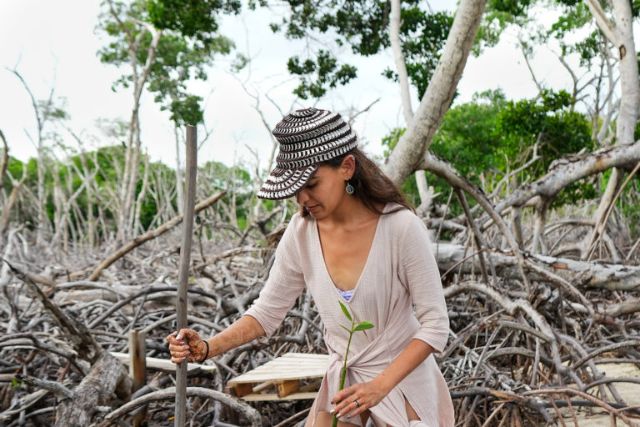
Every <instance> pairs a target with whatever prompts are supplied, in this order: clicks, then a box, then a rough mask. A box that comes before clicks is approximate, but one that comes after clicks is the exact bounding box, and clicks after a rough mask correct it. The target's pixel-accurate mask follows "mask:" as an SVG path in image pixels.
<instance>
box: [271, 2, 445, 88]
mask: <svg viewBox="0 0 640 427" xmlns="http://www.w3.org/2000/svg"><path fill="white" fill-rule="evenodd" d="M286 3H287V4H288V5H289V10H290V14H289V16H288V17H286V18H284V19H283V20H282V21H281V22H280V23H272V24H271V29H272V30H273V31H274V32H277V31H283V32H284V34H285V36H286V37H288V38H291V39H301V38H305V37H309V36H311V35H314V34H318V33H320V34H322V35H323V38H324V39H327V38H331V39H333V41H334V42H335V44H336V45H337V46H349V47H351V50H352V51H353V53H355V54H356V55H362V56H371V55H375V54H377V53H379V52H381V51H382V50H384V49H386V48H388V47H389V46H390V40H389V13H390V4H389V2H388V1H381V0H340V1H338V0H324V1H318V0H287V1H286ZM401 17H402V28H401V29H400V32H401V34H400V37H401V41H402V45H403V51H404V55H405V58H406V62H407V72H408V74H409V78H410V80H411V82H412V83H413V84H414V85H415V86H416V88H417V89H418V93H419V95H420V96H422V94H423V93H424V91H425V89H426V86H427V84H428V82H429V80H430V79H431V75H432V74H433V71H434V69H435V66H436V64H437V62H438V58H439V57H440V54H441V53H442V48H443V46H444V42H445V40H446V38H447V35H448V33H449V29H450V27H451V23H452V21H453V17H452V16H451V15H450V14H447V13H443V12H437V13H431V12H430V11H429V10H427V9H426V8H425V7H424V5H423V4H422V2H420V1H418V0H409V1H404V2H402V10H401ZM288 69H289V72H291V73H292V74H294V75H296V76H298V77H299V78H300V84H299V85H298V87H297V88H296V89H295V90H294V92H295V94H296V95H298V96H300V97H302V98H305V99H306V98H310V97H315V98H318V97H320V96H322V95H324V94H325V93H326V92H327V90H329V89H330V88H335V87H337V86H338V85H344V84H347V83H349V82H350V81H351V80H352V79H354V78H355V77H356V76H357V69H356V68H355V67H354V66H353V65H350V64H346V63H341V62H340V61H339V60H338V58H337V57H336V56H335V55H334V54H333V53H332V52H330V51H329V50H327V49H326V48H324V47H323V48H322V49H319V50H317V51H314V50H313V49H310V50H309V51H307V52H306V56H305V57H304V58H301V57H300V56H299V55H295V56H293V57H291V58H290V59H289V61H288ZM381 72H382V73H383V74H384V75H385V76H387V77H388V78H392V79H393V78H396V75H395V73H394V72H393V71H392V70H390V69H386V70H381Z"/></svg>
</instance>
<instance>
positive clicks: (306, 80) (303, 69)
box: [287, 50, 357, 99]
mask: <svg viewBox="0 0 640 427" xmlns="http://www.w3.org/2000/svg"><path fill="white" fill-rule="evenodd" d="M287 68H288V70H289V72H290V73H291V74H294V75H298V76H300V80H301V83H300V84H299V85H298V87H296V88H295V89H294V91H293V92H294V93H295V94H296V95H298V96H299V97H300V98H302V99H309V98H320V97H321V96H323V95H324V94H325V93H326V92H327V88H334V87H336V86H337V85H338V84H342V85H344V84H347V83H348V82H349V81H350V80H351V79H353V78H355V77H356V75H357V69H356V68H355V67H354V66H352V65H349V64H342V65H338V60H337V59H336V57H335V56H333V55H332V54H331V53H330V52H329V51H326V50H320V51H319V52H318V56H317V57H316V58H315V59H311V58H308V59H305V60H304V61H300V58H299V57H298V56H293V57H291V58H289V62H288V63H287ZM310 74H313V75H314V78H312V77H310V76H309V75H310Z"/></svg>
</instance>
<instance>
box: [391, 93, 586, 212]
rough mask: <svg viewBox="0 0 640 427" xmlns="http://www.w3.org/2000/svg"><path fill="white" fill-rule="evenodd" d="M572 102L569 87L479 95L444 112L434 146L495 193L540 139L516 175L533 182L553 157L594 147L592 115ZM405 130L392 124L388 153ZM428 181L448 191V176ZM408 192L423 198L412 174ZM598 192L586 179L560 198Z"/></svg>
mask: <svg viewBox="0 0 640 427" xmlns="http://www.w3.org/2000/svg"><path fill="white" fill-rule="evenodd" d="M573 101H574V100H573V99H572V97H571V95H570V94H568V93H567V92H565V91H558V92H552V91H543V92H542V94H541V96H540V97H539V98H537V99H525V100H520V101H507V100H506V99H505V97H504V95H503V94H502V92H500V91H488V92H484V93H481V94H478V95H476V96H475V97H474V99H473V101H472V102H469V103H466V104H461V105H458V106H455V107H453V108H451V109H450V110H449V111H448V112H447V113H446V114H445V116H444V119H443V121H442V124H441V126H440V128H439V129H438V131H437V132H436V134H435V136H434V139H433V143H432V145H431V147H430V150H431V151H432V152H433V153H434V154H435V155H436V156H438V157H440V158H442V159H444V160H446V161H448V162H450V163H451V164H452V165H453V166H454V167H455V168H456V170H457V171H458V172H460V174H461V175H463V176H464V177H466V178H467V179H468V180H470V181H471V182H473V183H474V184H476V185H478V186H482V187H483V188H484V189H485V191H488V192H491V191H493V190H494V186H495V185H496V184H497V183H498V182H499V181H500V180H501V179H502V178H503V177H504V176H505V175H506V174H508V173H510V171H512V170H514V169H517V168H519V167H521V166H523V165H524V164H525V163H527V161H529V160H530V159H531V156H532V154H533V147H534V145H535V144H536V143H537V144H538V155H539V157H540V158H539V160H538V161H537V162H535V163H534V164H532V165H530V166H529V167H527V168H526V169H525V170H523V171H521V172H520V173H518V174H517V175H516V176H515V177H514V178H515V179H516V182H517V185H521V184H524V183H526V182H530V181H532V180H534V179H537V178H539V177H541V176H542V175H544V174H545V173H546V172H547V171H548V169H549V167H550V165H551V163H552V162H553V161H554V160H556V159H558V158H560V157H563V156H567V155H571V154H575V153H579V152H581V151H584V150H586V151H592V150H593V149H594V148H595V146H594V143H593V141H592V140H591V127H590V123H589V120H588V119H587V118H586V117H585V116H584V115H583V114H581V113H578V112H575V111H572V110H571V108H572V106H573ZM403 133H404V130H403V129H393V130H392V131H391V132H390V133H389V135H387V136H386V137H385V138H384V139H383V141H382V144H383V145H384V146H385V148H386V150H385V156H388V154H389V153H390V151H391V150H392V149H393V147H395V144H396V143H397V141H398V140H399V139H400V137H401V136H402V134H403ZM428 181H429V183H430V185H433V186H434V187H435V190H436V192H437V193H440V194H444V195H448V194H449V192H450V188H449V185H448V184H447V183H446V182H445V181H444V180H442V179H440V178H438V177H435V176H431V175H430V176H429V179H428ZM403 191H404V192H405V194H407V196H408V197H409V198H410V199H413V200H414V202H416V201H417V200H418V195H417V187H416V185H415V180H414V178H413V176H412V177H410V178H409V179H407V181H405V183H404V184H403ZM595 195H596V189H595V188H594V187H593V184H592V183H590V182H581V183H577V184H574V185H573V186H570V187H568V188H567V189H566V190H565V191H563V192H562V193H561V194H560V195H559V196H558V197H557V198H556V201H555V202H556V203H558V204H563V203H575V202H576V201H577V200H579V199H588V198H593V197H595ZM452 210H453V212H454V213H459V212H460V207H459V206H456V205H454V206H453V208H452Z"/></svg>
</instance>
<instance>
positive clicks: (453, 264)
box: [433, 243, 640, 290]
mask: <svg viewBox="0 0 640 427" xmlns="http://www.w3.org/2000/svg"><path fill="white" fill-rule="evenodd" d="M433 253H434V254H435V257H436V260H437V262H438V267H439V268H440V270H443V271H447V270H449V269H451V268H460V272H461V273H462V274H468V273H472V272H473V271H476V272H477V271H480V259H479V258H478V256H477V255H475V256H473V257H469V252H468V249H466V248H465V246H464V245H455V244H450V243H437V244H434V249H433ZM486 256H487V258H488V260H489V262H490V263H491V264H492V265H493V266H494V267H495V269H496V273H497V274H498V275H499V276H500V277H502V278H513V279H516V280H517V279H519V278H520V272H519V270H518V268H517V267H518V259H517V258H516V257H515V256H513V255H510V254H508V253H505V252H501V251H497V250H489V251H487V252H486ZM525 259H526V260H527V262H531V263H534V264H535V265H536V266H538V267H540V268H544V269H545V270H546V271H550V272H553V273H554V274H555V275H557V276H560V277H561V278H563V279H565V280H566V281H568V282H570V283H573V284H574V285H575V286H577V287H578V288H602V289H609V290H634V289H640V267H637V266H628V265H621V264H604V263H601V262H585V261H576V260H574V259H570V258H558V257H552V256H547V255H539V254H527V255H526V258H525ZM525 270H527V275H528V276H529V278H530V279H531V280H542V281H546V280H548V277H546V276H544V275H542V274H541V273H540V271H541V270H540V269H539V268H535V269H534V268H532V267H531V265H529V264H527V263H525Z"/></svg>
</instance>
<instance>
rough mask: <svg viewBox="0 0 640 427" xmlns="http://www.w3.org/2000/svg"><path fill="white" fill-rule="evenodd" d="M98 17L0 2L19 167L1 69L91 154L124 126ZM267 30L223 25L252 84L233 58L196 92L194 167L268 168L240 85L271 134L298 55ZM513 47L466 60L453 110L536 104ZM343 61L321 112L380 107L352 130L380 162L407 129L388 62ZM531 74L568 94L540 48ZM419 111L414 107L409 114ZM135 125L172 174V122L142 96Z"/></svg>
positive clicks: (4, 107) (506, 40) (229, 21)
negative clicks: (201, 110) (474, 102)
mask: <svg viewBox="0 0 640 427" xmlns="http://www.w3.org/2000/svg"><path fill="white" fill-rule="evenodd" d="M454 4H455V0H438V1H431V2H430V5H431V7H432V8H434V9H442V8H452V7H453V5H454ZM99 11H100V1H99V0H75V1H72V0H67V1H56V2H53V1H47V0H2V1H0V39H1V40H2V43H0V65H1V66H2V67H1V68H0V129H2V131H3V132H4V134H5V136H6V138H7V140H8V142H9V146H10V151H11V155H13V156H15V157H18V158H20V159H22V160H24V159H27V158H28V157H31V156H34V154H35V149H34V146H33V144H32V142H30V140H29V137H28V135H27V134H30V135H32V137H33V136H35V131H36V126H35V118H34V114H33V109H32V107H31V103H30V100H29V97H28V95H27V93H26V91H25V90H24V88H23V87H22V86H21V85H20V83H19V81H18V79H17V78H16V77H15V76H14V75H13V74H12V73H10V72H9V71H7V70H6V69H5V68H10V69H12V68H14V67H15V68H17V69H18V70H19V71H20V72H21V73H22V75H23V76H24V78H25V79H26V80H27V82H28V83H29V85H30V87H31V89H32V91H33V92H34V94H35V96H36V97H37V98H39V99H43V98H46V97H47V96H48V94H49V91H50V90H51V88H54V89H55V93H56V95H57V96H61V97H64V98H66V108H67V111H68V112H69V114H70V116H71V121H70V122H69V125H70V127H71V128H73V130H74V131H75V132H76V133H79V134H82V135H83V136H84V137H85V138H86V140H87V145H88V146H92V144H95V143H96V142H92V141H96V140H100V138H101V142H102V143H104V137H102V136H101V134H100V132H99V131H98V130H97V128H96V126H95V122H96V120H97V119H116V118H120V119H125V120H126V119H127V118H128V117H129V114H130V112H129V111H130V107H131V98H132V95H131V92H130V91H127V90H123V89H120V90H119V91H118V92H113V91H112V90H111V84H112V83H113V82H114V81H115V80H116V79H117V78H118V76H119V75H120V71H119V70H118V69H116V68H115V67H113V66H109V65H104V64H102V63H100V61H99V60H98V58H97V55H96V52H97V51H98V49H99V48H100V47H101V46H102V45H104V44H105V43H106V38H105V37H104V36H101V35H99V34H97V33H96V31H95V27H96V23H97V18H98V14H99ZM272 20H273V19H272V18H271V17H270V15H269V14H268V12H266V11H261V12H257V13H256V12H247V13H245V14H243V15H242V16H241V17H230V18H226V19H224V20H223V22H222V25H221V33H222V34H224V35H226V36H228V37H230V38H231V39H233V40H234V41H235V42H236V46H237V49H238V51H240V52H243V53H245V54H246V53H247V52H249V53H250V55H251V56H252V57H253V62H252V67H251V74H250V75H248V73H246V72H244V73H242V74H240V75H238V76H235V77H234V76H233V75H232V74H231V73H230V71H229V64H230V61H231V59H232V58H231V57H229V58H219V60H218V61H216V63H215V65H214V67H213V68H212V69H211V70H210V72H209V79H208V81H206V82H204V83H198V84H194V85H193V86H192V88H193V90H195V91H197V93H198V94H199V95H201V96H204V97H206V98H207V106H206V111H205V120H206V123H207V126H208V127H209V128H210V129H212V131H213V132H212V136H211V138H210V139H209V140H208V141H207V142H206V144H205V145H204V146H203V148H202V149H201V151H200V153H199V160H200V162H203V161H207V160H218V161H222V162H225V163H227V164H230V163H233V162H236V161H239V162H243V163H244V164H252V163H253V162H254V158H253V156H252V155H251V154H250V151H249V149H248V148H247V147H251V149H253V150H255V151H256V152H258V154H259V156H260V158H261V161H262V162H266V158H267V157H268V153H269V149H270V144H271V143H270V140H269V135H268V133H267V131H266V129H265V128H264V126H263V125H262V123H261V121H260V118H259V116H258V114H257V113H256V111H255V110H254V108H253V104H254V100H253V99H251V98H250V97H249V96H247V95H246V93H245V92H244V90H243V89H242V86H241V85H240V83H239V82H238V79H241V80H246V81H247V87H248V88H249V90H251V91H253V92H254V93H257V94H260V95H262V98H261V106H262V108H263V111H264V113H265V114H266V116H267V120H268V121H269V124H270V125H271V126H273V125H275V123H276V122H277V121H278V120H279V119H280V117H281V116H280V113H279V112H278V110H277V109H276V108H275V107H274V106H273V105H271V104H270V103H269V101H268V100H267V99H265V98H264V95H265V94H266V93H268V94H269V95H270V97H271V98H272V99H274V100H275V101H276V102H277V103H278V105H279V106H280V107H281V108H282V109H284V110H288V109H289V108H290V107H291V106H292V102H293V99H294V98H293V96H292V95H291V90H292V88H293V87H294V86H295V82H294V81H292V80H291V78H290V77H289V76H288V74H287V71H286V60H287V58H288V57H289V56H290V55H291V54H294V53H297V52H299V47H300V45H299V44H296V43H293V42H290V41H287V40H285V39H284V38H283V37H282V35H280V34H275V35H274V34H273V33H271V31H270V30H269V28H268V23H269V22H271V21H272ZM516 40H517V37H516V34H515V31H509V32H507V33H506V34H505V35H504V36H503V38H502V41H501V42H500V44H499V45H498V46H496V47H495V48H492V49H488V50H485V51H484V52H483V53H482V55H481V56H480V57H478V58H474V57H471V58H470V59H469V61H468V63H467V66H466V69H465V71H464V75H463V78H462V81H461V82H460V85H459V87H458V90H459V93H460V96H459V97H458V99H457V100H456V102H458V103H460V102H465V101H468V100H470V99H471V97H472V95H473V94H474V93H476V92H478V91H483V90H487V89H496V88H501V89H502V90H503V91H504V92H505V93H506V94H507V96H508V97H510V98H514V99H519V98H522V97H532V96H535V94H536V88H535V85H534V84H533V81H532V79H531V77H530V74H529V72H528V71H527V69H526V66H525V64H524V61H523V59H522V55H521V54H520V53H519V51H518V49H517V48H516ZM343 54H344V56H343V57H342V58H341V59H344V58H348V59H353V61H355V62H356V63H357V65H358V67H359V70H358V75H359V77H358V78H357V79H356V80H355V81H354V82H353V83H350V84H349V85H348V86H347V87H345V88H340V89H337V90H334V91H333V92H332V93H331V94H330V95H329V96H326V97H325V98H323V99H322V100H321V101H320V103H319V104H318V106H319V107H321V108H327V109H335V110H340V111H343V110H345V109H347V108H349V107H355V108H356V109H363V108H365V107H366V106H368V105H369V104H371V103H372V102H374V101H375V100H376V99H379V101H378V102H377V103H376V104H375V105H374V106H373V107H371V109H370V110H369V111H368V112H367V113H365V114H362V115H361V116H359V117H358V119H357V121H356V123H355V129H356V131H357V132H358V134H359V135H360V137H361V138H362V139H363V140H366V141H368V144H367V151H369V152H370V153H373V154H379V153H381V151H382V150H381V147H380V143H379V141H380V139H381V138H382V137H383V136H384V135H385V134H386V133H387V132H388V131H389V130H390V129H392V128H394V127H397V126H401V125H402V122H403V121H402V115H401V111H400V96H399V89H398V87H397V85H396V84H395V83H393V82H391V81H389V80H387V79H385V78H384V77H382V76H381V72H382V70H384V68H386V67H393V59H392V56H391V53H390V52H384V53H382V54H380V55H378V56H376V57H373V58H367V59H362V58H355V57H353V56H352V55H351V54H350V53H349V50H348V49H345V51H344V53H343ZM534 67H535V69H536V73H537V74H538V78H539V79H542V80H544V81H546V82H548V83H549V84H550V85H551V86H553V87H555V88H560V87H568V84H569V79H568V75H567V74H566V72H564V71H563V70H562V69H561V68H560V66H559V63H558V61H557V59H555V57H554V54H553V52H552V51H551V50H550V49H548V48H544V47H543V48H540V49H539V50H538V51H537V53H536V57H535V60H534ZM417 104H418V101H417V99H414V100H413V105H414V108H416V107H417ZM303 105H308V104H303ZM303 105H298V106H297V107H299V106H303ZM141 123H142V140H143V145H144V148H145V149H146V150H148V152H149V154H150V155H151V158H152V159H153V160H162V161H163V162H165V163H167V164H169V165H174V164H175V145H174V133H173V127H172V125H171V123H170V121H169V117H168V114H166V113H164V112H160V111H159V108H158V107H157V106H156V105H155V104H154V103H153V101H152V99H151V97H148V96H145V97H143V102H142V107H141ZM62 136H63V138H64V140H65V143H67V144H68V145H70V146H74V145H75V143H74V142H73V140H72V139H71V138H70V137H69V136H68V135H65V134H63V135H62ZM96 137H97V138H98V139H96Z"/></svg>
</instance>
